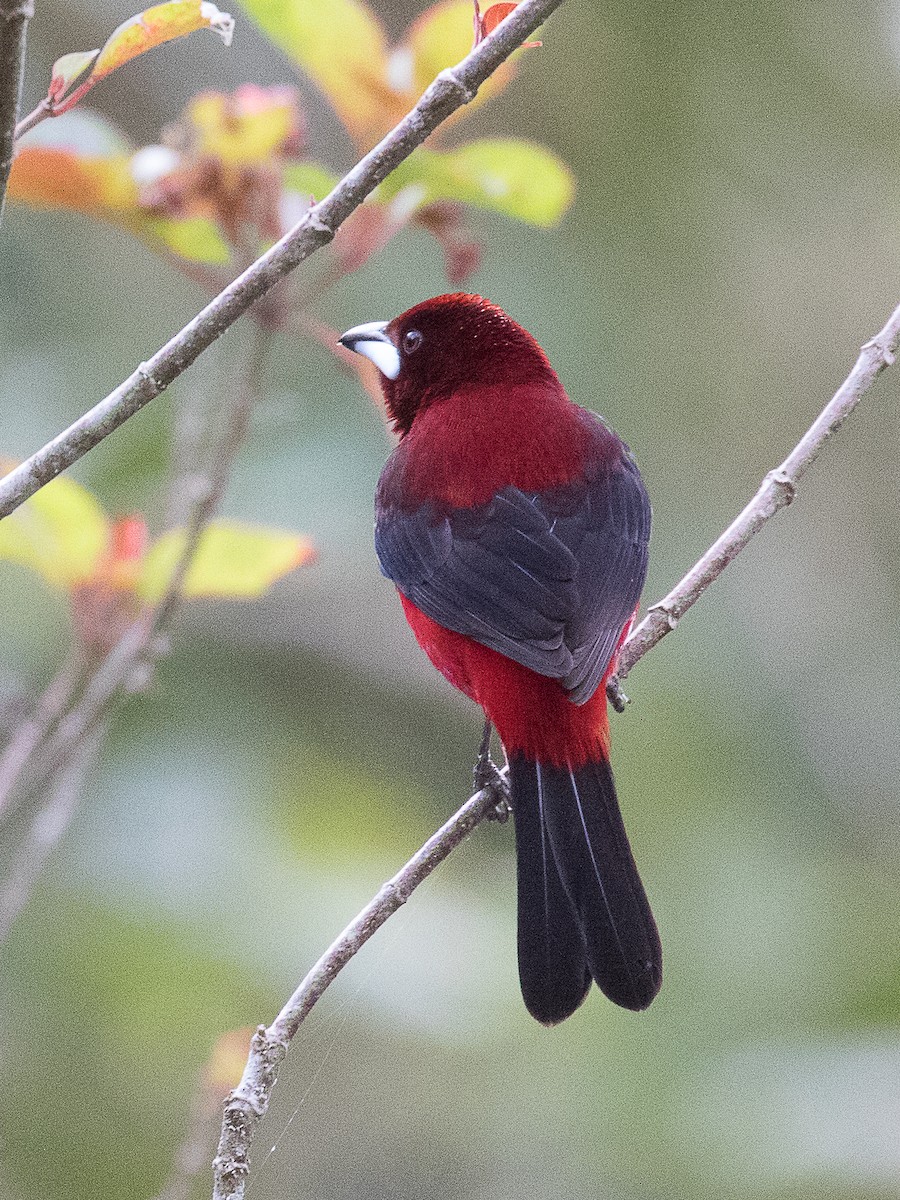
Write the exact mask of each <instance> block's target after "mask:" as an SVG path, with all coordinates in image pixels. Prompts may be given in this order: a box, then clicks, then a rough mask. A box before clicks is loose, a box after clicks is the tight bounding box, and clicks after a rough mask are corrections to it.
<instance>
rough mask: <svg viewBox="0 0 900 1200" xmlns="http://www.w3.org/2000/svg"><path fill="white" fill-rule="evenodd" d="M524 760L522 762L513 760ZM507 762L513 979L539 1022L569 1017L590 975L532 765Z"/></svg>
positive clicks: (538, 771) (538, 773)
mask: <svg viewBox="0 0 900 1200" xmlns="http://www.w3.org/2000/svg"><path fill="white" fill-rule="evenodd" d="M519 761H520V762H522V763H524V760H519ZM525 765H526V766H527V767H528V768H530V769H528V770H522V769H521V768H519V767H518V766H517V765H516V761H515V760H513V762H511V764H510V768H511V770H512V772H513V774H512V793H513V803H514V808H513V816H514V821H515V827H516V861H517V876H518V893H519V900H518V906H519V982H520V984H521V987H522V996H523V998H524V1000H525V1005H526V1007H527V1009H528V1011H529V1012H530V1013H531V1015H532V1016H533V1017H534V1018H535V1019H536V1020H538V1021H540V1022H541V1024H542V1025H556V1024H557V1023H558V1022H559V1021H564V1020H565V1019H566V1017H568V1016H571V1014H572V1013H573V1012H574V1011H575V1009H576V1008H577V1007H578V1006H579V1004H581V1002H582V1000H584V998H585V996H586V995H587V991H588V988H589V987H590V985H591V975H590V972H589V971H588V967H587V959H586V957H585V946H584V939H583V938H582V936H581V926H580V925H579V923H578V921H577V919H576V917H575V911H574V909H573V908H572V905H571V903H570V901H569V898H568V896H567V895H566V892H565V890H564V888H563V885H562V880H561V879H560V877H559V871H558V870H557V867H556V859H555V857H554V854H553V850H552V848H551V845H550V836H549V833H548V830H547V823H546V820H545V817H544V789H543V781H542V778H541V767H540V765H539V764H538V763H528V764H525Z"/></svg>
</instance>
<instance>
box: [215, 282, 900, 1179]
mask: <svg viewBox="0 0 900 1200" xmlns="http://www.w3.org/2000/svg"><path fill="white" fill-rule="evenodd" d="M898 343H900V306H898V307H897V308H896V309H895V310H894V312H893V313H892V314H891V317H890V320H889V321H888V322H887V324H886V325H885V326H884V328H883V329H882V330H881V332H880V333H878V334H877V335H876V336H875V337H874V338H872V340H871V341H869V342H867V343H866V344H865V346H863V348H862V351H861V352H860V355H859V358H858V359H857V361H856V365H855V366H854V368H853V370H852V371H851V372H850V374H849V375H848V377H847V379H846V380H845V381H844V383H843V384H842V385H841V387H840V388H839V389H838V391H837V392H836V393H835V395H834V398H833V399H832V400H831V401H830V402H829V404H828V405H826V407H825V408H824V409H823V411H822V413H821V414H820V416H819V417H818V418H817V419H816V420H815V421H814V422H813V424H812V425H811V426H810V428H809V430H808V431H807V432H806V433H805V434H804V436H803V437H802V438H801V440H800V441H799V442H798V444H797V445H796V446H795V447H794V449H793V450H792V451H791V453H790V454H789V455H788V457H787V458H786V459H785V460H784V462H783V463H782V465H781V466H780V467H779V468H778V469H777V470H775V471H771V472H770V473H769V474H768V475H767V476H766V478H765V480H764V481H763V484H762V486H761V487H760V489H759V491H758V492H757V494H756V496H755V497H754V499H753V500H752V501H751V503H750V504H748V505H747V507H746V508H745V509H744V511H743V512H742V513H741V514H740V516H739V517H738V518H737V520H735V521H734V522H733V523H732V524H731V525H730V526H729V527H728V529H727V530H726V531H725V533H723V534H722V536H721V537H720V538H719V539H718V541H717V542H715V544H714V545H713V546H712V547H711V548H710V550H708V551H707V553H706V554H704V555H703V557H702V558H701V559H700V561H699V562H698V563H697V565H696V566H695V567H693V568H692V569H691V570H690V571H689V572H688V573H687V575H686V576H685V577H684V579H682V580H681V582H680V583H679V584H677V585H676V587H674V588H673V589H672V591H671V592H669V594H668V596H666V597H665V599H664V600H662V601H661V602H660V604H658V605H653V606H652V608H651V610H650V615H649V616H648V617H647V619H646V620H645V621H643V622H642V623H641V625H639V626H638V628H637V629H636V630H635V631H634V632H633V633H632V634H631V636H630V637H629V639H628V640H627V641H626V643H625V645H624V647H623V649H622V651H621V654H620V658H619V662H620V675H623V676H624V674H626V673H627V671H629V670H631V668H632V667H633V666H634V665H635V663H636V662H638V660H639V659H641V658H643V656H644V655H645V654H646V653H647V651H648V650H650V649H651V648H652V647H653V646H654V645H655V644H656V643H657V642H658V641H659V640H660V639H661V638H662V637H663V636H664V634H665V633H668V632H669V631H670V630H671V629H674V628H675V622H676V621H677V618H678V616H680V615H681V613H682V612H685V611H686V610H687V609H688V608H689V607H690V606H691V605H692V604H693V603H694V602H695V601H696V600H697V599H698V597H699V596H700V595H701V594H702V593H703V592H704V591H705V589H706V588H707V587H708V586H709V585H710V583H712V582H713V580H714V579H716V578H717V576H718V575H720V574H721V572H722V571H723V570H724V568H725V567H726V566H727V564H728V563H729V562H731V561H732V559H733V558H735V557H736V555H737V554H739V553H740V551H741V550H742V549H743V547H744V546H745V545H746V544H747V542H748V541H749V540H750V538H751V537H752V536H753V534H754V533H756V532H757V531H758V530H759V529H761V528H762V526H763V525H764V524H765V523H766V521H768V520H769V518H770V517H772V516H774V514H775V513H776V512H777V511H778V510H779V509H780V508H783V507H785V505H787V504H789V503H790V501H791V500H792V499H793V497H794V494H795V491H796V480H797V479H799V477H800V476H801V475H802V474H803V472H804V471H805V470H806V468H807V467H808V466H809V465H810V464H811V463H812V462H813V461H814V459H815V457H816V455H817V454H818V452H819V450H820V449H821V447H822V445H823V443H824V442H825V441H826V439H827V438H828V437H829V436H830V435H831V434H832V433H833V432H834V431H835V430H836V429H838V428H839V427H840V426H841V424H842V423H843V422H844V421H845V420H846V418H847V417H848V416H849V414H850V413H851V412H852V411H853V409H854V408H855V407H856V405H857V404H858V402H859V400H860V399H861V397H862V396H863V395H864V394H865V392H866V391H868V389H869V388H870V387H871V386H872V384H873V383H874V381H875V379H876V378H877V377H878V375H879V374H880V373H881V371H882V370H883V369H884V368H885V367H886V366H889V365H890V364H891V363H892V362H893V361H894V353H895V351H896V350H897V346H898ZM657 612H661V613H663V614H664V615H663V617H662V622H661V624H662V628H661V629H660V630H659V631H657V627H658V625H659V623H660V618H659V617H657V616H655V615H654V614H656V613H657ZM618 696H619V693H618V692H617V691H613V694H612V696H611V699H612V698H618ZM497 802H498V797H497V792H496V788H495V787H494V786H492V787H488V788H484V789H482V791H480V792H477V793H476V794H475V795H474V796H472V797H470V798H469V799H468V800H467V801H466V803H465V804H464V805H463V807H462V808H461V809H460V810H459V812H457V813H456V815H455V816H454V817H451V819H450V820H449V821H448V822H447V823H446V825H444V826H443V827H442V828H441V829H439V830H438V832H437V833H436V834H434V836H433V837H431V838H430V839H429V840H428V841H427V842H426V843H425V845H424V846H423V847H422V849H421V850H420V851H419V852H418V853H417V854H415V855H414V856H413V858H411V859H410V861H409V862H408V863H407V864H406V866H405V867H404V868H403V869H402V870H401V871H400V872H398V874H397V875H395V876H394V878H393V879H392V880H390V882H389V883H386V884H385V885H384V887H383V888H382V889H381V891H380V892H379V893H378V895H377V896H376V897H375V899H374V900H373V901H372V902H371V903H370V904H369V905H368V906H367V907H366V908H365V909H363V911H362V912H361V913H360V914H359V916H358V917H357V918H356V919H355V920H354V921H353V922H351V924H350V925H348V926H347V928H346V929H345V930H344V932H343V933H342V934H341V935H340V936H339V937H338V938H337V940H336V941H334V942H333V943H332V945H331V946H330V947H329V948H328V950H326V951H325V953H324V954H323V955H322V957H321V958H320V959H319V961H318V962H317V963H316V965H315V966H314V967H313V969H312V970H311V971H310V972H309V974H308V975H307V976H306V978H305V979H304V980H303V982H302V983H301V984H300V986H299V987H298V988H297V990H296V991H295V992H294V994H293V996H291V998H290V1000H288V1002H287V1004H286V1005H285V1006H284V1008H283V1009H282V1010H281V1012H280V1013H279V1014H278V1016H277V1017H276V1018H275V1020H274V1021H273V1023H272V1024H271V1025H270V1026H269V1027H268V1028H266V1026H264V1025H260V1026H259V1028H258V1029H257V1031H256V1034H255V1035H254V1037H253V1041H252V1042H251V1045H250V1055H249V1057H248V1059H247V1066H246V1068H245V1070H244V1074H243V1077H242V1079H241V1082H240V1084H239V1085H238V1087H237V1088H236V1089H235V1090H234V1092H232V1094H231V1097H230V1098H229V1100H228V1103H227V1104H226V1106H225V1115H224V1118H223V1122H222V1134H221V1138H220V1140H219V1150H218V1154H217V1156H216V1159H215V1162H214V1164H213V1168H214V1172H215V1184H214V1190H213V1200H242V1197H243V1195H244V1188H245V1185H246V1180H247V1176H248V1173H249V1170H250V1159H249V1155H250V1144H251V1142H252V1140H253V1135H254V1133H255V1131H256V1127H257V1125H258V1124H259V1122H260V1120H261V1119H262V1118H263V1117H264V1116H265V1113H266V1110H267V1109H268V1106H269V1101H270V1099H271V1095H272V1090H273V1088H274V1086H275V1083H276V1077H277V1071H278V1067H279V1065H280V1063H281V1061H282V1059H283V1058H284V1056H285V1054H286V1053H287V1051H288V1047H289V1045H290V1042H291V1039H292V1038H293V1037H294V1035H295V1034H296V1032H297V1030H298V1028H299V1027H300V1024H301V1022H302V1021H303V1019H304V1018H305V1017H306V1015H307V1013H308V1012H309V1011H310V1009H311V1008H312V1006H313V1005H314V1004H315V1003H316V1001H317V1000H318V999H319V998H320V997H321V996H322V994H323V993H324V991H325V990H326V988H327V987H328V986H329V985H330V984H331V982H332V981H333V980H334V978H335V977H336V976H337V975H338V973H339V972H340V971H341V970H342V969H343V967H344V966H346V964H347V963H348V962H349V961H350V959H351V958H352V957H353V955H354V954H356V952H357V951H358V950H359V948H360V947H361V946H362V945H363V944H364V943H365V942H366V941H367V940H368V939H369V938H370V937H371V936H372V934H373V933H374V932H375V931H376V930H377V929H378V928H379V927H380V926H381V925H383V924H384V922H385V921H386V920H387V919H388V917H389V916H390V915H391V914H392V913H393V912H395V911H396V909H398V908H399V907H400V905H401V904H404V903H405V902H406V901H407V900H408V899H409V897H410V895H411V894H412V892H413V890H414V889H415V888H416V887H417V886H418V885H419V884H420V883H421V882H422V880H423V879H425V878H427V876H428V875H429V874H430V873H431V871H433V870H434V868H435V867H436V866H437V865H438V864H439V863H441V862H443V860H444V859H445V858H447V856H448V855H449V854H450V853H451V852H452V851H453V850H454V849H455V848H456V846H458V845H459V843H460V842H461V841H462V840H463V839H464V838H465V837H466V836H467V835H468V834H469V833H471V832H472V830H473V829H474V828H475V827H476V825H478V824H479V823H480V822H481V821H483V820H484V819H485V818H486V817H488V816H489V815H490V814H491V813H492V812H494V811H496V809H497Z"/></svg>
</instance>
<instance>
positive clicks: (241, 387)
mask: <svg viewBox="0 0 900 1200" xmlns="http://www.w3.org/2000/svg"><path fill="white" fill-rule="evenodd" d="M272 336H273V335H272V332H271V331H270V330H267V329H264V328H262V327H254V330H253V343H252V346H251V350H250V355H249V359H248V362H247V366H246V368H245V370H244V371H243V372H242V374H241V376H240V377H239V379H238V380H237V382H236V384H235V390H234V394H233V398H232V400H231V403H230V406H229V407H228V409H227V410H226V412H225V413H224V415H223V422H224V428H223V431H222V434H221V437H220V439H219V442H218V445H217V447H216V449H215V451H214V453H213V456H212V459H211V463H210V468H209V472H208V473H207V474H205V475H203V476H201V477H200V480H199V485H198V487H197V489H196V493H195V495H194V498H193V507H192V509H191V512H190V515H189V517H188V521H187V536H186V538H185V543H184V547H183V549H182V551H181V554H180V556H179V559H178V562H177V564H176V566H175V570H174V571H173V574H172V578H171V579H170V581H169V584H168V586H167V588H166V591H165V593H164V594H163V596H162V597H161V598H160V601H159V603H158V604H157V605H156V607H155V608H154V609H153V610H152V611H151V612H149V613H148V614H146V615H144V616H142V617H141V618H140V619H139V620H137V621H136V622H135V623H134V624H133V625H130V626H129V627H128V629H127V630H126V631H125V633H124V634H123V635H122V637H121V638H120V639H119V641H118V642H117V643H116V644H115V646H113V648H112V650H110V651H109V653H108V654H107V655H106V657H105V658H104V659H103V660H102V661H101V662H100V663H99V665H96V666H95V668H94V669H93V670H92V671H91V673H90V674H89V675H88V676H87V678H86V679H85V676H84V672H83V668H82V667H79V670H80V671H81V673H80V674H79V675H77V676H75V677H74V680H72V679H71V677H70V675H69V674H68V673H65V672H60V675H59V676H58V677H57V679H55V680H54V681H53V682H52V683H51V684H50V686H49V687H48V689H47V692H45V693H44V696H43V697H42V699H41V701H39V704H38V708H37V710H36V713H35V715H34V716H33V717H32V718H30V719H29V721H27V722H25V723H23V725H22V726H21V727H20V729H19V730H17V731H16V733H14V734H13V737H12V739H11V741H10V744H9V746H8V747H7V751H6V754H5V755H4V757H3V758H2V759H0V787H2V790H0V802H2V804H5V805H7V806H8V809H7V811H9V810H11V808H12V806H13V803H14V800H15V799H19V798H21V796H22V794H23V793H33V792H34V791H35V790H36V789H37V788H39V787H41V786H44V785H46V784H47V783H48V782H49V781H50V780H51V779H52V778H53V776H54V775H55V774H56V773H57V772H58V771H59V770H61V768H62V767H63V766H64V764H65V763H67V762H68V760H69V759H70V758H71V756H72V755H73V753H74V752H75V750H76V748H77V747H78V746H79V745H80V743H81V742H82V741H83V740H84V739H85V738H87V737H89V736H90V735H91V734H92V732H93V731H94V730H95V729H96V728H97V726H98V724H99V723H100V722H101V721H102V720H103V718H104V716H105V715H106V713H107V711H108V710H109V708H110V705H111V704H112V703H113V702H114V701H115V700H116V698H117V697H118V696H119V695H121V694H122V693H123V692H127V691H136V690H140V689H141V688H142V687H144V686H146V681H147V676H148V675H149V674H150V672H151V671H152V665H153V662H154V661H155V659H156V658H157V657H158V655H159V653H160V651H161V649H162V646H163V642H164V638H163V634H164V631H165V629H166V628H167V627H168V626H169V624H170V623H171V621H172V618H173V617H174V615H175V612H176V610H177V607H178V605H179V603H180V600H181V589H182V586H183V584H184V580H185V578H186V576H187V573H188V571H189V570H190V566H191V563H192V562H193V560H194V555H195V554H196V552H197V548H198V546H199V544H200V539H201V537H202V536H203V532H204V530H205V529H206V526H207V525H208V524H209V521H210V520H211V518H212V516H213V515H214V513H215V511H216V508H217V507H218V504H219V501H220V500H221V497H222V492H223V491H224V488H225V485H226V483H227V481H228V477H229V475H230V473H231V468H232V466H233V463H234V459H235V456H236V454H237V452H238V450H239V449H240V446H241V444H242V442H243V440H244V436H245V434H246V431H247V427H248V425H249V421H250V415H251V412H252V410H253V406H254V404H255V402H256V400H257V399H258V397H259V394H260V391H261V388H262V372H263V365H264V361H265V356H266V355H267V353H268V350H269V348H270V346H271V342H272ZM79 687H81V689H82V690H81V692H80V695H79V694H77V693H78V688H79ZM51 701H52V704H51ZM51 710H52V711H51ZM48 713H49V716H47V719H46V720H45V719H44V716H45V714H48ZM0 811H2V810H0Z"/></svg>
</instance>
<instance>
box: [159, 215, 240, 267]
mask: <svg viewBox="0 0 900 1200" xmlns="http://www.w3.org/2000/svg"><path fill="white" fill-rule="evenodd" d="M145 228H146V232H147V234H149V235H150V236H152V237H156V238H159V240H160V241H161V242H162V244H163V245H164V246H165V247H166V249H167V250H171V251H172V253H173V254H177V255H178V256H179V258H184V259H187V261H188V262H197V263H206V264H208V265H209V266H224V265H225V264H226V263H227V262H229V261H230V260H231V251H230V250H229V248H228V245H227V244H226V242H225V240H224V239H223V237H222V235H221V234H220V233H219V230H218V227H217V226H216V225H215V224H214V223H213V222H212V221H210V220H208V219H207V218H206V217H183V218H180V219H176V218H175V217H147V218H145Z"/></svg>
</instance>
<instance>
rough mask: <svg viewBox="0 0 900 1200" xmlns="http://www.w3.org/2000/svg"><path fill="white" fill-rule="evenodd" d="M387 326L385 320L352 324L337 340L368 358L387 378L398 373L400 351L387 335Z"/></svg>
mask: <svg viewBox="0 0 900 1200" xmlns="http://www.w3.org/2000/svg"><path fill="white" fill-rule="evenodd" d="M387 327H388V323H387V321H369V323H368V324H367V325H354V327H353V328H352V329H348V330H347V332H346V333H344V334H342V335H341V336H340V337H339V338H338V341H339V342H340V344H341V345H342V346H346V347H347V349H348V350H355V351H356V353H357V354H362V355H363V356H364V357H365V358H368V359H370V360H371V361H372V362H373V363H374V364H375V366H376V367H377V368H378V370H379V371H380V372H381V373H382V375H386V376H387V377H388V379H396V378H397V376H398V375H399V374H400V351H399V350H398V349H397V347H396V346H395V345H394V343H393V342H392V341H391V339H390V338H389V337H388V335H387V332H386V331H387Z"/></svg>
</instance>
